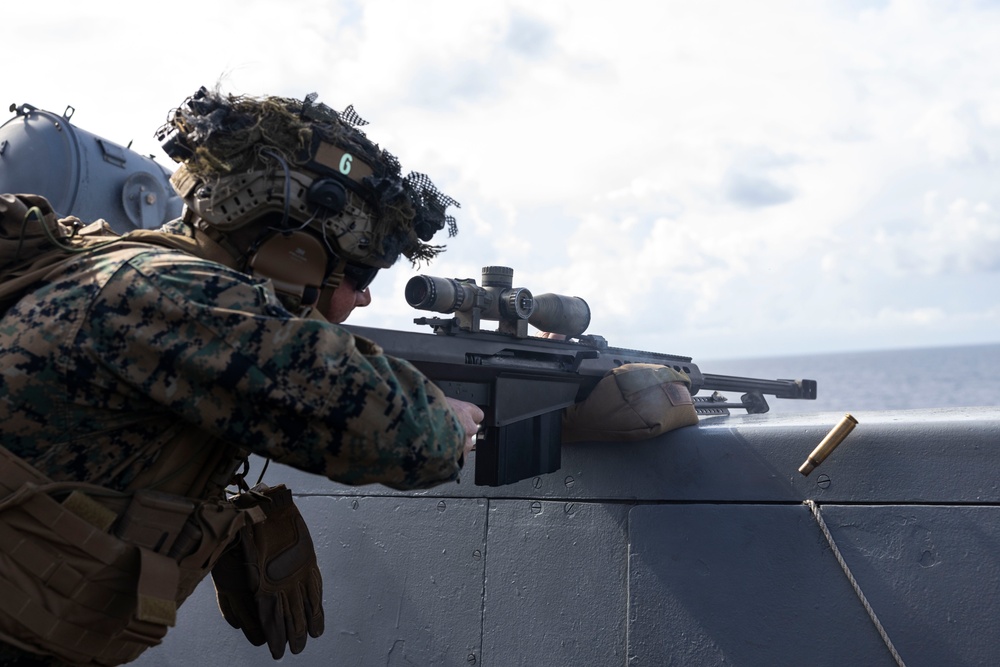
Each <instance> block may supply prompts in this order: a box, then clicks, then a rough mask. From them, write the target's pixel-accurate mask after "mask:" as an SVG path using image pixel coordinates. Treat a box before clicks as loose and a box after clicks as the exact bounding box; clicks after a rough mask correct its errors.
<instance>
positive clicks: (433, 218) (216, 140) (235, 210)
mask: <svg viewBox="0 0 1000 667" xmlns="http://www.w3.org/2000/svg"><path fill="white" fill-rule="evenodd" d="M363 125H367V123H366V122H365V121H364V120H363V119H362V118H361V117H360V116H359V115H358V114H357V113H356V112H355V111H354V109H353V107H348V108H347V109H346V110H345V111H343V112H341V113H338V112H336V111H334V110H333V109H331V108H330V107H328V106H326V105H325V104H322V103H319V104H317V103H316V94H315V93H313V94H310V95H308V96H306V98H305V99H304V100H302V101H299V100H296V99H289V98H284V97H274V96H268V97H261V98H254V97H246V96H232V95H224V94H222V93H220V92H219V91H217V90H216V91H209V90H207V89H206V88H201V89H200V90H198V92H196V93H195V94H194V95H192V96H191V97H189V98H188V99H186V100H185V101H184V102H183V103H182V104H181V106H180V107H178V108H177V109H175V110H173V111H172V112H171V113H170V116H169V117H168V120H167V123H166V124H165V125H164V126H163V127H161V128H160V130H159V131H158V132H157V138H158V139H159V140H160V142H161V144H162V146H163V149H164V151H165V152H166V153H167V154H168V155H169V156H170V157H171V158H173V159H174V160H175V161H177V162H179V163H180V167H179V168H178V169H177V171H176V172H175V173H174V175H173V176H172V177H171V183H172V185H173V186H174V188H175V189H176V190H177V192H178V194H179V195H180V197H181V199H183V201H184V203H185V204H186V205H187V208H188V210H189V212H190V213H191V214H193V215H194V216H195V219H196V221H197V224H198V225H200V226H201V227H203V228H207V229H214V230H215V231H216V232H217V233H220V234H221V235H223V236H225V237H232V236H233V235H234V234H235V233H237V232H240V234H239V236H240V237H241V238H243V239H251V242H250V243H249V245H248V246H247V247H246V248H240V249H239V252H240V253H243V254H244V256H243V257H241V259H242V260H244V261H246V262H247V265H248V268H253V267H258V261H255V259H254V258H255V257H257V256H259V255H261V252H262V251H264V250H267V249H268V248H269V246H268V244H272V243H273V244H275V245H276V246H277V247H278V248H279V250H278V251H277V253H272V252H268V253H266V255H267V257H266V258H265V259H264V260H261V261H265V262H266V263H268V264H273V263H274V260H273V258H274V257H280V258H281V259H280V260H278V261H277V263H278V264H284V266H275V267H273V268H270V269H267V270H263V269H261V270H259V272H260V273H263V274H265V275H267V277H271V278H274V279H275V283H276V284H275V286H276V288H278V290H279V292H280V291H281V287H282V286H281V282H282V279H283V277H284V278H288V277H289V276H288V275H287V274H289V273H290V274H293V275H294V276H298V277H301V276H303V271H302V270H300V267H297V266H295V264H294V262H293V263H292V264H289V263H288V257H289V253H292V255H293V256H294V255H296V254H297V255H299V259H306V260H309V262H308V265H309V268H308V269H307V270H306V271H305V273H306V274H311V276H310V277H309V282H311V283H313V287H318V285H316V283H315V281H316V279H317V277H320V274H322V276H321V283H322V284H325V285H327V286H336V284H337V283H339V281H340V279H341V278H342V277H343V276H344V274H345V273H346V274H348V275H352V274H353V275H354V276H356V282H357V281H358V280H369V281H370V279H371V277H372V276H373V275H374V273H375V272H376V271H377V270H378V269H382V268H388V267H390V266H392V264H393V263H395V261H396V260H397V259H398V258H399V256H400V255H403V256H405V257H407V258H408V259H410V260H411V262H413V263H417V262H420V261H422V260H429V259H431V258H433V257H435V256H436V255H437V254H438V253H440V252H441V251H442V250H444V247H443V246H436V245H430V244H429V243H428V241H430V240H431V238H432V237H433V236H434V234H435V233H436V232H438V231H439V230H440V229H442V228H443V227H445V226H446V225H447V226H448V234H449V236H453V235H454V234H455V233H456V225H455V219H454V218H453V217H452V216H450V215H446V210H447V208H448V206H456V207H458V206H459V204H458V202H456V201H455V200H453V199H451V198H450V197H448V196H446V195H444V194H442V193H441V192H439V191H438V190H437V189H436V188H435V187H434V184H433V183H432V182H431V180H430V179H429V178H428V177H427V176H426V175H424V174H420V173H415V172H411V173H410V174H408V175H407V176H405V177H402V176H401V175H400V165H399V161H398V160H397V159H396V158H395V156H393V155H392V154H391V153H389V152H387V151H385V150H382V149H380V148H379V147H378V146H377V145H376V144H374V143H373V142H372V141H370V140H369V139H368V138H367V137H366V136H365V134H364V133H363V132H361V131H360V130H359V129H358V127H360V126H363ZM241 230H245V231H246V232H247V233H244V232H243V231H241ZM290 248H291V249H290ZM318 251H322V253H321V254H323V255H324V259H325V264H324V263H323V262H319V261H318V260H316V259H315V256H316V254H317V252H318ZM320 264H323V265H322V266H320ZM275 274H278V275H275ZM366 275H367V278H365V277H364V276H366ZM293 282H297V280H295V279H293ZM293 291H297V290H293Z"/></svg>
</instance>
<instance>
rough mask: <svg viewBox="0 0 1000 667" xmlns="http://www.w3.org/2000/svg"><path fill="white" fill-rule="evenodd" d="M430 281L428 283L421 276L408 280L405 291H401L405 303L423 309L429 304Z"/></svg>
mask: <svg viewBox="0 0 1000 667" xmlns="http://www.w3.org/2000/svg"><path fill="white" fill-rule="evenodd" d="M430 288H431V285H430V281H428V280H427V279H426V278H424V277H423V276H415V277H413V278H410V280H409V281H408V282H407V283H406V289H404V290H403V294H404V296H405V297H406V303H408V304H410V305H411V306H413V307H414V308H424V307H426V306H428V305H429V304H430V301H431V299H430V298H429V297H430V292H431V289H430Z"/></svg>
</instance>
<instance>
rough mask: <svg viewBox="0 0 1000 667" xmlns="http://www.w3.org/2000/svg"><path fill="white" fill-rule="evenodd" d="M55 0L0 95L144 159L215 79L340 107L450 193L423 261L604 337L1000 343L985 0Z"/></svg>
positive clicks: (13, 20) (19, 9) (16, 42)
mask: <svg viewBox="0 0 1000 667" xmlns="http://www.w3.org/2000/svg"><path fill="white" fill-rule="evenodd" d="M46 6H47V7H48V8H49V9H48V10H47V12H46V16H44V17H42V16H39V15H38V14H37V12H36V11H35V10H34V8H30V7H28V6H25V5H24V4H23V3H21V4H15V5H12V6H11V7H10V8H7V10H5V16H6V17H7V22H8V24H9V25H16V26H18V29H17V30H14V31H11V33H10V35H9V36H8V44H7V46H8V50H9V52H11V53H17V54H19V55H23V56H24V57H19V58H18V60H17V66H14V67H8V68H7V69H6V71H5V80H4V90H5V91H6V93H7V95H8V97H10V98H11V99H10V100H9V101H10V102H30V103H32V104H34V105H36V106H41V107H43V108H47V109H51V110H54V111H61V110H62V109H63V108H64V107H65V106H66V104H72V105H73V106H75V107H76V109H77V115H76V116H74V122H76V123H77V124H79V125H80V126H81V127H83V128H85V129H87V130H89V131H91V132H95V133H97V134H99V135H102V136H106V137H108V138H110V139H112V140H114V141H117V142H119V143H127V142H128V141H130V140H135V147H136V148H137V149H138V150H140V152H144V153H153V154H156V155H162V154H161V153H159V149H158V147H157V146H156V142H155V140H154V139H153V136H152V135H153V131H154V130H155V129H156V127H157V126H158V125H159V124H160V123H161V122H162V120H163V119H164V117H165V114H166V112H167V110H168V109H170V108H171V107H172V106H174V105H176V104H178V103H179V102H180V101H181V100H182V99H183V98H184V97H185V96H186V95H189V94H190V93H192V92H193V91H194V90H195V89H196V88H197V86H199V85H212V84H213V83H214V82H215V81H216V80H217V79H218V78H219V77H220V76H224V82H223V83H224V87H225V88H227V89H230V90H234V91H235V92H242V93H254V94H256V93H278V94H284V95H294V96H302V95H304V94H306V93H308V92H312V91H317V92H318V93H319V94H320V99H321V100H322V101H324V102H327V103H328V104H331V105H332V106H334V107H337V108H342V107H344V106H346V105H347V104H350V103H353V104H354V105H355V106H356V108H357V109H358V111H359V112H360V113H361V115H362V116H364V117H365V118H367V119H368V120H370V121H371V123H372V124H371V126H369V128H368V130H369V135H370V136H371V137H372V138H373V139H375V140H376V141H378V142H379V143H381V144H383V145H384V146H386V147H387V148H388V149H389V150H391V151H392V152H394V153H395V154H397V155H398V156H399V157H400V160H401V162H402V164H403V166H404V168H405V169H418V170H420V171H424V172H426V173H428V174H430V176H431V177H432V178H433V179H434V180H435V183H436V184H437V185H438V186H439V187H440V188H441V189H442V190H443V191H444V192H446V193H448V194H449V195H451V196H453V197H455V198H456V199H458V200H459V201H460V202H462V205H463V206H462V208H461V209H460V210H458V211H456V212H455V213H456V215H457V217H458V219H459V228H460V233H459V236H458V237H456V238H455V239H451V240H449V241H447V244H448V246H449V250H448V252H447V253H445V255H444V256H442V258H441V259H440V260H438V261H436V262H435V263H434V264H432V265H431V266H430V267H424V269H422V272H425V273H430V274H433V275H442V276H447V277H476V276H477V275H478V273H479V270H480V268H481V267H482V266H484V265H488V264H506V265H510V266H512V267H513V268H514V269H515V282H518V279H521V280H523V281H524V282H523V283H522V284H523V285H524V286H527V287H529V288H530V289H532V290H533V291H535V292H547V291H554V292H560V293H568V294H575V295H579V296H582V297H584V298H586V299H587V300H588V301H590V302H591V306H592V309H593V310H594V313H595V315H594V325H593V327H592V329H593V330H594V331H595V332H597V333H601V334H603V335H605V336H606V337H607V338H608V339H609V340H611V341H612V342H613V343H618V344H621V345H626V346H630V347H642V346H647V347H648V346H655V347H657V348H661V349H662V348H664V347H669V349H668V350H666V351H670V352H676V353H685V354H693V353H696V352H697V353H700V354H708V355H710V356H715V357H719V356H730V357H731V356H739V354H740V351H741V350H742V351H743V352H745V353H746V354H754V355H758V354H772V353H773V354H776V353H782V352H785V351H789V350H791V349H792V348H795V349H796V350H799V351H802V350H809V349H813V350H825V349H829V350H834V349H856V348H869V349H870V348H878V347H882V346H896V345H901V344H902V345H909V344H910V342H909V341H910V340H911V339H913V338H914V337H923V338H922V340H924V339H926V340H929V341H931V342H934V341H937V342H940V343H942V344H945V343H949V342H973V341H976V340H979V341H983V340H995V339H996V335H995V334H994V333H992V332H995V331H997V330H1000V329H998V326H997V325H998V324H1000V314H998V313H997V311H996V310H995V309H994V308H995V307H994V306H993V305H992V303H989V302H987V301H986V300H984V299H983V298H975V297H974V296H972V295H974V294H979V293H983V290H987V291H988V290H992V291H993V292H994V293H995V292H996V288H997V287H998V286H1000V278H998V275H1000V249H998V245H1000V239H998V236H1000V218H998V214H997V211H1000V190H998V188H997V187H996V184H997V183H998V182H1000V167H998V165H1000V93H997V92H996V81H997V79H998V77H1000V60H998V59H997V58H996V57H995V54H996V47H995V42H996V34H997V31H998V29H1000V12H998V10H996V9H994V8H993V7H992V6H991V5H990V4H988V3H940V2H934V1H931V0H905V1H904V0H898V1H892V2H889V1H885V2H881V1H867V0H855V1H853V2H835V1H833V0H830V1H829V2H826V3H802V2H796V1H794V0H762V1H761V2H755V3H742V2H735V1H732V0H729V1H726V0H710V1H707V2H701V3H690V2H681V1H680V0H667V1H665V2H660V3H649V2H645V1H643V2H639V0H622V1H621V2H619V3H617V4H616V5H615V11H613V12H612V11H608V10H607V5H606V4H605V3H598V2H596V1H588V0H573V1H570V0H560V1H556V0H553V1H552V2H545V3H540V2H529V1H528V0H508V1H504V2H491V3H469V2H462V1H460V0H428V1H427V2H422V3H402V2H394V1H392V0H366V1H365V2H333V3H330V2H322V1H320V0H315V1H306V0H297V1H295V2H289V3H286V4H285V5H282V9H281V10H280V11H276V10H275V5H274V4H273V3H269V2H262V1H258V2H241V3H236V2H235V1H228V0H225V1H224V0H219V1H216V2H212V3H204V4H203V5H200V6H199V7H198V9H197V12H192V11H186V12H185V13H184V14H183V15H180V14H172V13H170V11H169V8H165V7H164V8H157V9H155V10H153V9H148V10H139V9H132V10H130V11H129V12H122V11H121V10H119V9H118V5H117V4H112V3H110V2H107V3H104V2H91V3H87V4H86V5H83V4H80V3H74V2H68V0H56V1H55V2H51V3H49V4H47V5H46ZM159 159H160V160H161V161H165V158H162V157H160V158H159ZM413 273H415V272H412V271H409V270H407V269H406V268H400V269H399V270H397V271H396V276H395V277H394V278H392V279H390V280H387V279H384V278H383V279H380V281H378V282H377V283H376V285H377V288H376V289H377V293H376V297H377V301H376V304H375V305H373V306H372V308H370V309H368V312H366V313H364V314H362V315H361V317H360V320H362V321H370V322H377V323H379V324H380V325H383V326H392V325H393V324H398V326H406V325H407V324H408V322H409V320H410V319H412V316H413V314H412V312H410V311H408V310H407V308H406V306H405V304H402V303H401V301H402V296H401V295H402V285H403V284H405V279H406V278H407V277H408V276H410V275H413ZM907 314H908V315H907ZM913 314H917V315H918V316H913ZM920 314H923V315H920ZM929 315H933V317H932V316H929ZM717 350H718V351H717Z"/></svg>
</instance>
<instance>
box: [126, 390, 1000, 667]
mask: <svg viewBox="0 0 1000 667" xmlns="http://www.w3.org/2000/svg"><path fill="white" fill-rule="evenodd" d="M852 414H854V416H855V417H857V419H858V421H859V422H860V423H859V425H858V426H857V428H856V429H855V430H854V432H853V433H852V434H851V435H850V436H849V437H848V438H847V439H846V440H845V441H844V443H843V444H841V445H840V447H839V448H838V449H836V450H835V451H834V452H833V453H832V454H831V455H830V456H829V458H827V459H826V461H824V462H823V463H822V464H821V465H820V466H819V467H818V468H817V469H816V470H815V471H813V472H812V474H810V475H809V476H808V477H805V476H803V475H801V474H800V473H799V472H798V467H799V466H800V465H801V464H802V462H803V461H804V460H805V458H806V456H808V454H809V453H810V452H811V451H812V449H813V448H814V447H815V446H816V444H817V443H819V442H820V440H822V438H823V437H824V436H825V435H826V433H827V432H828V431H829V430H830V428H831V427H832V426H833V425H834V424H836V422H837V421H838V420H839V419H840V418H841V417H842V414H838V413H824V414H812V415H791V416H782V415H780V414H777V413H770V414H767V415H746V416H730V417H703V418H702V421H701V424H700V425H698V426H694V427H687V428H683V429H680V430H678V431H675V432H672V433H668V434H666V435H664V436H661V437H659V438H657V439H655V440H650V441H646V442H640V443H630V444H612V443H582V444H575V445H567V446H564V447H563V458H562V468H561V469H560V470H559V471H557V472H555V473H551V474H547V475H544V476H540V477H536V478H532V479H526V480H523V481H522V482H519V483H516V484H512V485H507V486H501V487H483V486H475V485H474V484H473V483H472V481H471V480H472V478H473V474H472V473H473V470H472V466H474V457H473V460H472V461H470V463H469V464H468V465H467V467H466V469H465V471H464V473H463V477H462V479H461V480H460V481H459V482H457V483H453V484H448V485H444V486H441V487H437V488H435V489H431V490H429V491H423V492H416V493H414V492H410V493H404V492H396V491H393V490H391V489H387V488H384V487H381V486H377V485H374V486H366V487H359V488H351V487H346V486H341V485H337V484H333V483H331V482H328V481H326V480H323V479H321V478H318V477H315V476H311V475H307V474H304V473H301V472H299V471H296V470H293V469H290V468H287V467H284V466H275V465H274V464H272V466H271V467H270V469H269V470H268V472H267V475H266V481H268V482H269V483H271V484H276V483H279V482H284V483H286V484H288V485H289V486H290V487H291V488H292V489H293V490H294V491H295V493H296V494H297V499H296V502H297V504H298V505H299V507H300V508H301V510H302V512H303V514H304V515H305V518H306V521H307V523H308V524H309V526H310V529H311V531H312V535H313V538H314V541H315V543H316V550H317V553H318V557H319V562H320V565H321V568H322V570H323V576H324V598H325V609H326V632H325V634H324V635H323V636H322V637H321V638H319V639H315V640H314V639H310V640H309V643H308V644H307V646H306V648H305V651H304V652H302V653H301V654H299V655H297V656H291V655H289V654H286V656H285V658H284V659H283V661H282V662H283V663H284V662H287V663H289V664H293V665H303V666H304V667H305V666H312V665H315V666H317V667H319V666H320V665H323V666H326V665H331V664H335V665H380V666H381V665H390V666H391V665H454V666H457V667H468V666H469V665H480V666H488V667H509V666H514V665H525V666H533V665H545V666H546V667H552V666H560V665H566V666H570V665H573V666H581V665H586V666H591V665H594V666H598V665H600V666H603V665H630V666H636V667H637V666H641V665H649V666H660V665H685V666H691V665H719V664H732V665H800V664H809V665H812V666H821V665H829V666H842V665H893V664H896V662H895V660H894V658H893V656H892V655H891V654H890V652H889V649H888V648H887V646H886V644H885V643H884V642H883V640H882V638H881V637H880V635H879V633H878V631H877V630H876V626H875V624H874V623H873V621H872V619H871V618H870V617H869V615H868V614H867V613H866V611H865V609H864V607H863V605H862V602H861V601H860V599H859V597H858V595H857V594H856V593H855V590H854V589H853V588H852V586H851V584H850V583H849V580H848V578H847V576H846V574H845V573H844V571H843V569H842V568H841V566H840V565H839V564H838V562H837V559H836V558H835V557H834V554H833V551H832V549H831V546H830V544H829V542H828V541H827V539H826V538H825V537H824V534H823V532H822V531H821V529H820V527H819V524H818V523H817V521H816V520H815V519H814V517H813V515H812V513H811V511H810V509H809V508H808V507H807V506H806V505H805V504H803V503H804V501H807V500H813V501H815V502H816V503H817V505H818V507H819V511H820V514H821V516H822V517H823V519H824V521H825V523H826V524H827V526H828V527H829V530H830V533H831V536H832V537H833V539H834V541H835V543H836V545H837V547H838V548H839V550H840V552H841V553H842V554H843V558H844V560H845V562H846V563H847V565H848V567H849V568H850V571H851V572H852V574H853V576H854V577H855V578H856V580H857V582H858V586H859V588H860V591H861V592H862V594H863V595H864V596H865V598H866V599H867V601H868V603H869V604H870V605H871V607H872V609H873V611H874V612H875V614H876V615H877V617H878V619H879V620H880V621H881V623H882V626H883V627H884V630H885V633H886V635H887V636H888V638H889V639H890V640H891V642H892V644H893V645H894V647H895V649H896V650H897V651H898V653H899V655H900V657H901V658H902V660H904V661H905V663H906V664H907V665H910V666H911V667H912V666H914V665H927V666H935V667H937V666H941V665H990V664H1000V640H998V638H997V637H998V636H1000V635H998V633H997V632H996V630H997V628H998V624H1000V621H998V619H1000V596H998V595H997V593H998V590H997V589H998V585H1000V558H998V553H1000V508H998V507H997V504H998V502H1000V478H998V475H997V471H998V470H1000V408H966V409H940V410H914V411H897V412H867V413H866V412H863V411H862V412H853V413H852ZM258 464H259V462H258ZM220 661H221V662H222V664H233V665H236V664H239V665H269V664H272V660H271V658H270V655H269V654H268V652H267V649H266V647H260V648H255V647H253V646H251V645H250V644H249V643H247V642H246V640H245V639H244V638H243V636H242V634H241V633H240V632H239V631H238V630H233V629H231V628H230V627H229V626H228V625H227V624H226V622H225V621H224V620H223V619H222V617H221V615H220V614H219V612H218V610H217V608H216V605H215V600H214V593H213V589H212V584H211V581H210V580H206V581H205V582H203V583H202V585H201V586H200V587H199V588H198V590H197V591H196V592H195V594H194V595H193V597H192V599H191V600H189V601H188V603H187V604H186V605H185V606H184V607H182V609H181V613H180V619H179V623H178V627H177V628H175V629H173V630H172V631H171V632H170V633H169V634H168V636H167V638H166V640H165V642H164V644H163V645H162V646H160V647H157V648H154V649H151V650H150V651H148V652H147V653H146V654H145V655H144V656H143V657H142V658H141V659H140V661H139V662H138V663H136V664H139V665H145V666H146V667H153V666H167V665H197V664H220Z"/></svg>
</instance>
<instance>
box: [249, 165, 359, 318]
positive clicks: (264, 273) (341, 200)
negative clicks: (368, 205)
mask: <svg viewBox="0 0 1000 667" xmlns="http://www.w3.org/2000/svg"><path fill="white" fill-rule="evenodd" d="M306 200H307V201H308V202H309V204H310V205H311V206H312V207H313V208H315V209H320V210H322V211H323V213H324V214H327V215H336V214H338V213H340V212H341V211H342V210H343V209H344V205H345V204H346V203H347V192H346V190H345V189H344V186H343V185H341V184H340V183H338V182H337V181H336V180H334V179H332V178H320V179H317V180H315V181H313V183H312V184H311V185H310V186H309V188H308V190H307V191H306ZM286 201H287V198H286ZM282 224H283V225H284V224H287V218H283V220H282ZM254 245H255V246H256V249H255V250H252V251H251V252H252V254H251V255H250V261H249V269H250V270H251V272H252V273H253V275H254V276H258V277H264V278H269V279H270V280H271V282H272V283H273V285H274V289H275V291H276V292H278V293H280V294H281V295H282V296H283V297H285V299H286V300H287V301H290V303H289V304H288V306H290V307H291V308H295V309H308V308H313V307H315V306H316V304H317V302H318V301H319V297H320V293H321V292H322V291H323V288H324V287H328V288H331V289H336V287H337V286H338V285H339V283H340V279H341V277H342V276H343V275H344V273H345V269H346V267H347V262H346V261H345V260H344V259H342V258H341V257H339V256H337V255H336V254H334V253H333V251H332V250H330V249H328V248H327V246H326V244H325V243H324V242H323V241H322V240H321V239H320V238H319V237H317V236H316V235H315V234H313V233H312V232H310V231H306V228H305V225H303V226H302V227H299V228H290V229H276V228H273V227H272V228H271V229H270V230H268V231H267V232H265V233H264V234H263V235H262V236H261V237H260V238H259V239H258V241H257V242H256V243H255V244H254Z"/></svg>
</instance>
